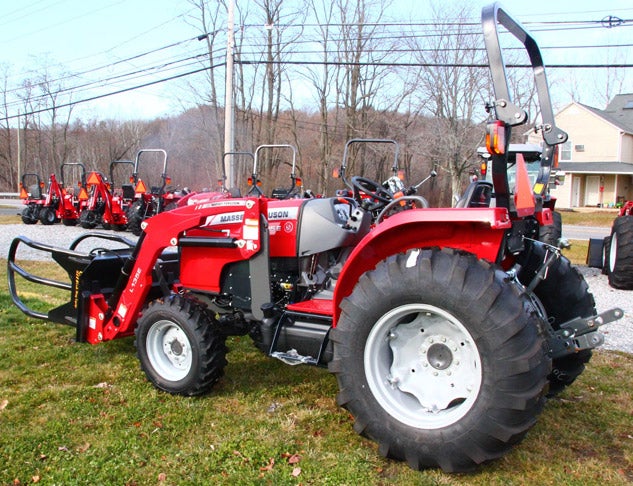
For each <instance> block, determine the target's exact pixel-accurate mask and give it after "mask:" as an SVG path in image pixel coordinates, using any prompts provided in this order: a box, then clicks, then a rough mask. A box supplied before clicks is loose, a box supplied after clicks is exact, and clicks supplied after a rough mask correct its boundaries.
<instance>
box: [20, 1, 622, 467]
mask: <svg viewBox="0 0 633 486" xmlns="http://www.w3.org/2000/svg"><path fill="white" fill-rule="evenodd" d="M482 24H483V30H484V39H485V45H486V49H487V51H488V57H489V64H490V69H491V72H492V79H493V84H494V93H495V100H494V101H493V102H492V103H491V104H490V105H489V106H488V111H489V115H490V121H489V124H488V128H487V141H488V143H487V147H488V151H489V153H490V154H491V165H492V184H493V189H494V191H493V193H492V195H491V200H492V199H494V204H493V203H492V201H490V202H489V205H487V206H483V207H482V206H480V207H471V205H470V204H465V205H464V206H463V207H459V208H426V207H414V206H415V205H411V207H410V208H409V209H406V210H402V211H396V212H394V213H390V214H389V215H388V217H383V218H378V217H375V214H376V212H378V214H380V212H381V205H382V206H383V209H384V207H386V206H387V205H389V204H390V203H391V201H392V200H397V199H398V198H399V197H402V196H401V194H400V193H398V194H394V193H393V192H392V191H390V190H388V189H385V188H384V187H381V186H382V185H381V184H380V183H378V182H374V181H371V180H369V181H368V180H367V179H366V178H358V177H351V178H350V179H349V180H348V178H347V177H348V176H347V174H344V172H345V171H341V172H342V176H343V178H342V180H343V182H344V183H345V184H346V185H347V187H348V189H349V190H350V191H351V194H352V196H351V197H348V196H345V195H340V196H335V197H323V198H299V197H295V196H294V195H293V194H291V191H286V192H284V193H283V194H280V197H279V198H272V197H266V196H265V195H263V194H260V193H259V192H257V191H253V192H252V193H251V194H249V195H247V196H246V197H232V196H231V195H228V194H227V195H226V196H223V197H221V198H209V199H208V200H206V201H204V200H200V201H199V202H198V203H196V202H195V201H192V204H188V205H184V206H182V207H178V208H176V209H174V210H171V211H166V212H160V213H158V214H156V215H154V216H153V217H151V218H149V219H146V220H144V221H143V222H142V225H141V226H140V228H141V234H140V237H139V240H138V242H137V243H136V244H132V243H130V242H128V241H127V240H125V239H124V238H118V239H117V241H118V245H119V246H118V247H117V248H110V247H106V245H105V244H99V245H98V246H97V247H96V248H94V249H93V250H92V251H90V252H88V253H82V252H79V251H77V246H78V242H75V243H73V245H71V247H70V249H68V250H65V249H59V248H54V247H50V246H47V245H44V244H41V243H36V242H33V241H30V240H28V239H27V238H24V237H19V238H16V239H15V240H14V241H13V242H12V244H11V247H10V250H9V257H8V279H9V289H10V294H11V296H12V299H13V301H14V303H15V304H16V305H17V306H18V307H19V308H20V309H21V310H22V311H23V312H25V313H26V314H28V315H30V316H32V317H36V318H43V319H49V320H52V321H55V322H60V323H64V324H68V325H70V326H72V327H74V328H75V332H76V338H77V340H78V341H83V342H88V343H92V344H98V343H102V342H105V341H109V340H113V339H116V338H120V337H124V336H132V335H135V343H136V347H137V354H138V358H139V361H140V364H141V368H142V369H143V370H144V372H145V374H146V376H147V378H148V380H149V381H150V382H151V383H152V384H153V385H154V386H155V387H157V388H158V389H160V390H164V391H166V392H169V393H173V394H182V395H199V394H202V393H205V392H208V391H209V390H211V388H212V387H213V385H214V384H215V383H216V382H217V381H218V380H219V379H221V377H222V376H223V372H224V368H225V366H226V364H227V361H226V354H227V348H226V346H225V340H226V338H227V336H231V335H248V336H250V337H251V338H252V340H253V342H254V344H255V346H257V348H259V349H260V350H261V351H262V352H264V353H265V354H267V355H268V356H270V357H274V358H278V359H280V360H282V361H283V362H285V363H289V364H299V363H303V364H307V365H314V366H322V367H326V366H327V368H328V369H329V371H330V372H332V373H334V374H335V375H336V378H337V381H338V384H339V390H340V391H339V394H338V396H337V402H338V404H339V405H341V406H342V407H345V408H346V409H347V410H348V411H349V413H350V414H351V415H352V416H353V417H354V419H355V424H354V429H355V430H356V431H357V432H358V433H360V434H362V435H363V436H365V437H368V438H370V439H371V440H374V441H376V442H377V443H378V444H379V451H380V453H381V454H383V455H384V456H387V457H389V458H392V459H396V460H402V461H406V462H407V463H408V464H409V465H410V466H411V467H412V468H414V469H422V468H428V467H441V468H442V469H444V470H445V471H469V470H472V469H474V468H475V467H476V466H477V465H479V464H481V463H484V462H486V461H489V460H492V459H496V458H499V457H501V456H502V455H504V454H505V453H506V452H508V451H509V450H510V449H511V448H512V447H513V446H515V445H516V444H517V443H519V442H520V441H521V439H522V438H523V437H524V436H525V434H526V433H527V432H528V431H529V429H530V428H531V427H532V426H533V425H534V424H535V422H536V419H537V417H538V415H539V413H540V412H541V410H542V409H543V406H544V405H545V402H546V399H547V397H548V396H550V395H553V394H556V393H558V392H560V391H561V390H562V389H564V388H565V387H566V386H568V385H570V384H571V383H572V382H573V381H574V380H575V379H576V378H577V377H578V376H579V375H580V373H581V372H582V371H583V369H584V367H585V365H586V364H587V362H588V361H589V359H590V358H591V352H592V349H593V348H595V347H596V346H599V345H600V344H601V342H602V335H601V334H600V332H599V327H600V326H601V325H603V324H605V323H608V322H611V321H613V320H615V319H618V318H619V317H621V316H622V311H621V310H620V309H613V310H608V311H605V312H602V313H600V314H598V313H597V312H596V310H595V306H594V300H593V297H592V295H591V294H590V293H589V291H588V287H587V284H586V282H585V281H584V279H583V277H582V276H581V275H580V273H579V272H578V271H577V269H575V268H574V267H573V266H572V265H571V263H570V262H569V260H567V259H566V258H565V257H564V256H563V255H562V254H561V252H560V249H559V248H557V247H555V246H551V245H547V244H544V243H542V242H539V241H538V235H539V226H540V224H542V222H548V221H550V220H551V218H550V219H548V218H543V217H541V216H542V215H539V214H538V213H540V212H542V211H549V210H548V209H547V208H544V207H543V206H542V195H543V191H544V190H545V189H544V184H547V182H548V179H549V172H550V169H551V165H552V152H553V147H554V146H555V145H556V144H559V143H562V142H564V141H565V140H566V134H565V133H564V132H563V131H561V130H560V129H558V128H557V127H556V125H555V124H554V120H553V115H552V109H551V103H550V100H549V93H548V88H547V83H546V79H545V70H544V67H543V63H542V60H541V56H540V52H539V50H538V46H537V44H536V42H535V41H534V40H533V39H532V37H531V36H530V35H529V34H528V33H527V31H525V30H524V29H523V27H522V26H521V25H520V24H518V23H517V22H516V21H515V20H513V19H512V18H511V17H510V16H509V15H508V14H507V13H506V12H505V11H504V10H503V9H501V8H500V7H499V6H498V5H496V4H495V5H492V6H489V7H486V8H485V9H484V10H483V13H482ZM500 25H501V26H503V27H505V29H506V30H507V31H509V32H510V33H511V34H513V35H514V36H515V37H516V38H517V39H519V40H520V41H521V43H522V44H523V45H524V47H525V49H526V50H527V52H528V54H529V57H530V60H531V64H532V68H533V74H534V78H535V82H536V88H537V89H536V91H537V94H538V98H539V105H540V113H541V114H542V118H543V125H542V127H541V129H540V133H542V135H543V156H542V159H541V171H540V172H539V175H538V177H537V179H536V184H535V185H534V186H533V187H532V186H531V184H530V180H529V178H528V175H527V170H526V168H525V163H524V161H523V158H522V157H521V156H520V155H517V161H516V164H517V171H516V173H517V177H516V188H511V187H510V184H509V183H508V172H507V169H508V158H507V157H508V156H507V152H508V151H507V149H508V144H509V141H510V135H511V131H512V128H513V127H516V126H518V125H521V124H523V123H525V122H526V119H527V115H526V111H525V110H524V109H523V108H521V107H519V106H516V105H515V104H513V102H512V100H511V98H510V95H509V89H508V84H507V80H506V77H505V69H504V63H503V58H502V53H501V48H500V46H499V39H498V29H499V26H500ZM368 200H369V201H371V202H372V203H371V204H368ZM404 202H405V203H406V202H407V201H406V200H405V201H404ZM93 236H94V237H95V238H104V236H103V235H98V234H97V235H93ZM82 238H84V239H85V238H88V236H85V237H82ZM110 239H112V237H111V238H110ZM82 241H83V240H82ZM117 241H115V243H116V242H117ZM108 243H110V242H108ZM23 245H26V246H28V247H31V248H33V249H38V250H40V251H43V252H48V253H49V254H50V255H51V256H52V257H53V259H54V260H55V261H56V262H58V263H59V264H60V265H61V266H62V267H63V268H64V269H65V271H66V273H67V274H68V280H69V282H55V281H51V280H49V279H46V278H44V277H39V276H36V275H34V274H31V273H29V272H28V271H26V270H25V269H24V267H23V266H21V265H20V262H19V261H18V259H17V256H18V255H19V253H20V252H19V250H20V248H21V247H22V246H23ZM18 278H20V279H27V280H31V281H33V282H35V283H40V284H43V285H55V286H60V287H62V288H64V289H67V290H68V301H67V302H66V303H65V304H63V305H61V306H59V307H56V308H53V309H51V310H50V311H49V312H39V311H34V310H32V308H31V307H30V306H29V302H28V301H27V299H26V296H23V295H21V293H20V290H19V288H18V286H17V284H18Z"/></svg>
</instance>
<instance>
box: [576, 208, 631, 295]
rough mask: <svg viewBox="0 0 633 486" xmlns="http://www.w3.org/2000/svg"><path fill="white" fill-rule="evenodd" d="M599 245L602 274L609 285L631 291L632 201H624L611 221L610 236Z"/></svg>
mask: <svg viewBox="0 0 633 486" xmlns="http://www.w3.org/2000/svg"><path fill="white" fill-rule="evenodd" d="M601 243H602V258H601V264H602V272H603V273H605V274H606V275H607V276H608V278H609V285H611V287H613V288H616V289H622V290H633V201H625V203H624V204H623V206H622V207H621V208H620V212H619V213H618V217H617V218H615V220H614V221H613V225H612V226H611V234H610V235H609V236H607V237H606V238H604V240H603V241H602V242H601ZM590 251H591V248H590ZM587 259H589V255H588V256H587Z"/></svg>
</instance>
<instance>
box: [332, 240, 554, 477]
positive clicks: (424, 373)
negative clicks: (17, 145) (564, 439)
mask: <svg viewBox="0 0 633 486" xmlns="http://www.w3.org/2000/svg"><path fill="white" fill-rule="evenodd" d="M341 310H342V313H341V316H340V319H339V320H338V323H337V327H336V328H334V329H333V330H332V333H331V340H332V341H333V343H334V358H333V360H332V362H331V363H330V371H332V372H333V373H335V374H336V376H337V379H338V383H339V388H340V392H339V395H338V403H339V405H341V406H343V407H345V408H346V409H348V410H349V411H350V412H351V413H352V415H353V416H354V417H355V419H356V421H355V424H354V430H356V432H358V433H360V434H362V435H364V436H366V437H368V438H370V439H373V440H375V441H376V442H378V443H379V451H380V453H381V454H382V455H384V456H386V457H389V458H393V459H398V460H406V461H407V462H408V464H409V465H410V466H411V467H412V468H414V469H421V468H425V467H436V466H439V467H441V468H442V469H444V470H445V471H450V472H459V471H468V470H471V469H473V468H474V467H476V465H477V464H480V463H482V462H484V461H487V460H490V459H494V458H497V457H500V456H501V455H503V454H504V453H506V452H507V451H508V450H509V449H510V448H511V447H512V445H514V444H516V443H517V442H519V441H520V440H521V439H522V438H523V436H524V435H525V434H526V432H527V431H528V430H529V429H530V428H531V427H532V426H533V425H534V423H535V422H536V417H537V415H538V414H539V413H540V411H541V409H542V407H543V404H544V401H545V394H544V391H545V389H546V385H547V379H546V377H547V375H548V373H549V371H550V366H551V361H550V360H549V358H548V357H547V356H546V353H545V346H544V338H543V336H542V333H541V327H542V325H543V323H542V322H541V320H540V318H539V317H538V315H537V312H536V308H535V307H534V305H533V304H532V302H531V301H530V300H529V298H528V297H527V296H526V295H525V294H524V293H523V292H522V290H521V288H520V286H518V285H516V284H513V283H511V282H509V281H508V279H507V276H506V274H505V273H504V272H502V271H500V270H499V269H496V268H495V267H493V266H491V265H489V264H487V263H485V262H483V261H481V260H477V259H476V258H475V257H474V256H473V255H465V254H458V253H455V252H452V251H449V250H439V249H427V250H410V251H408V252H407V253H406V254H399V255H394V256H391V257H389V258H387V259H386V260H384V261H382V262H381V263H379V264H378V265H377V267H376V269H375V270H372V271H369V272H367V273H365V274H364V275H363V276H361V278H360V279H359V281H358V283H357V284H356V286H355V288H354V290H353V292H352V294H351V295H350V296H349V297H347V298H346V299H344V300H343V302H342V304H341Z"/></svg>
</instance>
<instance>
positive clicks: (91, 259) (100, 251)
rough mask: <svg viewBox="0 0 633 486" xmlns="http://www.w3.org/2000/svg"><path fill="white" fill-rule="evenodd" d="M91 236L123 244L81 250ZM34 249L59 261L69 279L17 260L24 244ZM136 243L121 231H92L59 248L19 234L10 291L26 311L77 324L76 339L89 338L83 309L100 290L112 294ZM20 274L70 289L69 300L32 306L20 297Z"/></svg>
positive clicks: (12, 251) (39, 282)
mask: <svg viewBox="0 0 633 486" xmlns="http://www.w3.org/2000/svg"><path fill="white" fill-rule="evenodd" d="M88 238H96V239H100V240H109V241H112V242H116V243H118V244H120V245H112V244H110V245H107V246H122V247H120V248H113V249H109V248H103V247H99V248H93V249H92V250H90V251H89V252H88V253H82V252H80V251H77V247H78V245H79V244H80V243H81V242H82V241H85V240H87V239H88ZM24 245H25V246H26V247H28V248H29V249H30V250H31V251H32V250H36V251H38V252H42V253H43V254H46V253H47V254H48V255H49V256H50V258H52V259H53V261H55V262H56V263H58V264H59V265H60V266H61V267H62V268H63V269H64V271H65V272H66V274H67V275H68V280H67V281H65V282H63V281H58V280H53V279H50V278H48V277H44V276H41V275H35V274H33V273H30V272H29V271H27V270H25V269H24V268H23V267H21V266H20V264H19V263H18V262H17V261H16V256H17V255H18V249H19V248H21V247H22V246H24ZM134 246H135V243H134V242H132V241H130V240H128V239H126V238H124V237H121V236H118V235H108V234H101V233H88V234H85V235H82V236H80V237H79V238H77V239H76V240H74V241H73V243H72V244H71V245H70V248H69V249H63V248H58V247H54V246H50V245H46V244H43V243H38V242H35V241H32V240H30V239H29V238H26V237H24V236H18V237H17V238H15V239H14V240H13V241H12V243H11V246H10V248H9V255H8V260H7V276H8V281H9V282H8V283H9V293H10V295H11V299H12V300H13V303H14V304H15V305H16V306H17V307H18V308H19V309H20V310H21V311H22V312H23V313H24V314H26V315H28V316H30V317H34V318H37V319H46V320H50V321H53V322H57V323H60V324H66V325H69V326H73V327H75V328H76V330H77V336H76V340H77V341H79V342H83V341H85V330H86V325H87V324H88V323H85V322H83V320H84V319H86V318H87V314H86V313H85V312H83V306H84V303H85V301H86V299H87V298H89V296H90V295H91V294H94V293H100V294H103V295H105V296H108V295H109V294H111V293H112V290H113V289H114V287H115V285H116V283H117V281H118V279H119V276H120V275H121V269H122V268H123V265H124V263H125V262H126V261H127V259H128V258H129V256H130V255H131V254H132V252H133V249H134ZM16 275H18V276H20V277H22V278H23V279H25V280H28V281H30V282H33V283H35V284H37V285H43V286H48V287H54V288H58V289H62V290H67V291H68V301H67V302H65V303H63V304H61V305H59V306H57V307H53V308H51V309H49V310H48V311H47V312H39V311H37V310H34V309H32V308H31V307H29V306H28V305H27V304H26V303H25V302H24V301H23V300H22V298H21V297H20V295H19V293H18V288H17V285H16V283H17V280H16Z"/></svg>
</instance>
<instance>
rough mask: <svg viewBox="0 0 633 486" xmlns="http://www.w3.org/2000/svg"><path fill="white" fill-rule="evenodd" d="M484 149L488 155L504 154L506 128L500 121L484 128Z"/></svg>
mask: <svg viewBox="0 0 633 486" xmlns="http://www.w3.org/2000/svg"><path fill="white" fill-rule="evenodd" d="M486 149H487V150H488V153H489V154H490V155H503V154H505V153H506V126H505V123H503V122H502V121H501V120H495V121H493V122H490V123H488V125H487V126H486Z"/></svg>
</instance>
